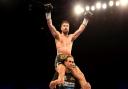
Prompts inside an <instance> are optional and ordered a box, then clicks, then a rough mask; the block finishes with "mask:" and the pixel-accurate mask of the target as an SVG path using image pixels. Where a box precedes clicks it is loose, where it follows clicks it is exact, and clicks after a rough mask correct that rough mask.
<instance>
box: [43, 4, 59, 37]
mask: <svg viewBox="0 0 128 89" xmlns="http://www.w3.org/2000/svg"><path fill="white" fill-rule="evenodd" d="M44 7H45V11H46V12H45V16H46V20H47V24H48V27H49V29H50V31H51V33H52V35H53V37H54V38H58V37H59V32H58V31H57V30H56V28H55V27H54V25H53V24H52V19H51V11H52V9H53V6H52V5H51V4H50V3H49V4H45V5H44Z"/></svg>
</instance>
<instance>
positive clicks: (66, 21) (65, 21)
mask: <svg viewBox="0 0 128 89" xmlns="http://www.w3.org/2000/svg"><path fill="white" fill-rule="evenodd" d="M63 23H68V24H69V21H68V20H63V21H62V22H61V25H62V24H63Z"/></svg>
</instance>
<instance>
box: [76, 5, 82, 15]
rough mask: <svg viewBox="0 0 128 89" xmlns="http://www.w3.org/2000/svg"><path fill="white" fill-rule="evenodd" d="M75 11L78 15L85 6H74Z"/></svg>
mask: <svg viewBox="0 0 128 89" xmlns="http://www.w3.org/2000/svg"><path fill="white" fill-rule="evenodd" d="M74 11H75V13H76V15H80V14H81V13H83V12H84V8H83V7H82V6H81V5H80V4H78V5H76V6H75V7H74Z"/></svg>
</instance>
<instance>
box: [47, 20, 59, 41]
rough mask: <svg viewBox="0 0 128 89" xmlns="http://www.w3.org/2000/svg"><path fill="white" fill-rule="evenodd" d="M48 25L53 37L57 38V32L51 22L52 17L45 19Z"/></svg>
mask: <svg viewBox="0 0 128 89" xmlns="http://www.w3.org/2000/svg"><path fill="white" fill-rule="evenodd" d="M47 24H48V27H49V29H50V31H51V33H52V35H53V37H54V38H56V39H58V37H59V32H58V31H57V30H56V28H55V26H54V25H53V24H52V19H47Z"/></svg>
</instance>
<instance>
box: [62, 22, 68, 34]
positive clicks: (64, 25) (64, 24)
mask: <svg viewBox="0 0 128 89" xmlns="http://www.w3.org/2000/svg"><path fill="white" fill-rule="evenodd" d="M61 31H62V32H63V33H68V32H69V23H63V24H62V25H61Z"/></svg>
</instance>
